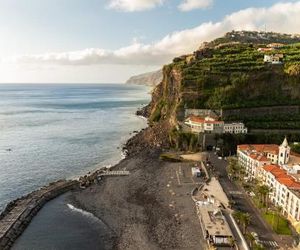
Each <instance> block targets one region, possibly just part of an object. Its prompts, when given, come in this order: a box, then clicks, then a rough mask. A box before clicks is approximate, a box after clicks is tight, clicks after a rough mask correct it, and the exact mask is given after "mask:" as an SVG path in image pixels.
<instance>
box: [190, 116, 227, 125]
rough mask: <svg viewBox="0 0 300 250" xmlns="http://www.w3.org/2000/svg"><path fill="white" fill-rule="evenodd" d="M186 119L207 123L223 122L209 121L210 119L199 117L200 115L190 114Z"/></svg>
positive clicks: (219, 122) (218, 122) (217, 122)
mask: <svg viewBox="0 0 300 250" xmlns="http://www.w3.org/2000/svg"><path fill="white" fill-rule="evenodd" d="M187 119H189V120H190V121H192V122H195V123H207V124H222V123H224V122H223V121H210V120H205V118H203V117H200V116H194V115H193V116H190V117H188V118H187Z"/></svg>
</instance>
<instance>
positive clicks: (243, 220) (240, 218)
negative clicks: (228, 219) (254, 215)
mask: <svg viewBox="0 0 300 250" xmlns="http://www.w3.org/2000/svg"><path fill="white" fill-rule="evenodd" d="M233 216H234V218H235V219H236V220H237V222H238V223H239V224H240V225H241V226H242V227H243V234H245V233H246V230H247V227H248V226H249V224H250V221H251V216H250V214H248V213H243V212H241V211H236V212H235V213H234V214H233Z"/></svg>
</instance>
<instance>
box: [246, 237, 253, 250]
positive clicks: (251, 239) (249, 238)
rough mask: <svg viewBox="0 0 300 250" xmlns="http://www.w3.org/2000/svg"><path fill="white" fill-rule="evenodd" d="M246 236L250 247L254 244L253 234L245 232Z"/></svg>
mask: <svg viewBox="0 0 300 250" xmlns="http://www.w3.org/2000/svg"><path fill="white" fill-rule="evenodd" d="M246 238H247V240H248V242H249V245H250V248H251V249H252V248H253V246H254V244H255V238H254V236H253V234H252V233H247V234H246Z"/></svg>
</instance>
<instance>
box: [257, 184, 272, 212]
mask: <svg viewBox="0 0 300 250" xmlns="http://www.w3.org/2000/svg"><path fill="white" fill-rule="evenodd" d="M271 191H272V189H271V188H270V187H268V186H267V185H261V186H259V187H258V189H257V192H258V193H259V195H260V202H261V203H262V204H263V205H264V206H265V207H266V210H267V209H268V208H269V202H268V200H269V194H270V192H271Z"/></svg>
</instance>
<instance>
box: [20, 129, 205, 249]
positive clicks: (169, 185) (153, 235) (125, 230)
mask: <svg viewBox="0 0 300 250" xmlns="http://www.w3.org/2000/svg"><path fill="white" fill-rule="evenodd" d="M168 126H169V124H168V123H159V124H156V125H154V126H148V127H147V128H145V129H142V130H141V131H140V132H138V133H136V134H135V135H133V136H132V137H131V138H130V139H129V140H128V141H127V143H126V144H125V145H124V147H123V151H124V152H125V153H126V157H125V158H124V159H122V160H121V161H120V162H119V163H117V164H116V165H114V166H112V167H111V168H110V170H127V171H129V172H130V175H129V176H116V177H104V178H102V180H101V181H100V182H99V181H90V182H89V185H87V187H86V188H84V189H81V188H79V183H78V187H77V188H75V189H73V190H71V191H70V194H69V195H68V202H69V203H70V204H71V205H72V206H74V207H76V208H79V209H82V210H84V211H87V212H90V213H92V214H93V215H94V216H96V217H97V218H99V219H100V220H101V221H103V223H104V224H105V225H106V226H107V228H108V230H109V231H110V232H109V235H110V236H111V237H110V239H108V242H109V245H113V246H114V247H113V249H199V246H203V245H204V243H203V242H201V237H199V235H200V227H199V221H198V220H197V215H196V211H195V208H194V204H193V201H192V199H191V197H190V191H191V190H190V187H188V186H187V187H181V185H178V183H177V182H176V174H175V172H176V168H177V167H178V163H170V162H164V161H161V160H160V159H159V156H160V154H161V152H163V151H164V150H165V149H167V148H168V147H169V145H168V137H167V133H166V131H167V129H168ZM100 171H101V168H100ZM98 172H99V169H97V170H95V171H94V172H92V173H91V174H89V175H86V176H85V178H87V177H88V176H90V177H91V176H93V177H92V178H91V180H97V173H98ZM23 230H25V229H23ZM102 247H104V248H105V246H102ZM105 249H106V248H105Z"/></svg>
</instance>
